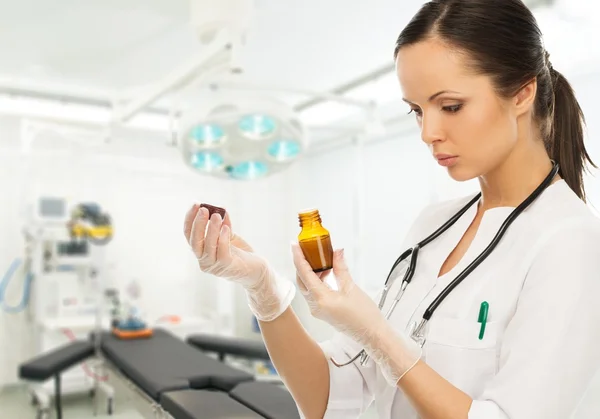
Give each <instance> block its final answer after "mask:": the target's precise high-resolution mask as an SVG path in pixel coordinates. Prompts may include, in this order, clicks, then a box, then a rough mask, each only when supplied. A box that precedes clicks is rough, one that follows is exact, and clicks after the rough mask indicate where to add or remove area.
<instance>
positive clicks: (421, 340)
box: [408, 319, 427, 348]
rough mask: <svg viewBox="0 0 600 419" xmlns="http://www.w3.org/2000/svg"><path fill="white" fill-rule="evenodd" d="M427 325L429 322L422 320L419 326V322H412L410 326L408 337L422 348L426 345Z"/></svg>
mask: <svg viewBox="0 0 600 419" xmlns="http://www.w3.org/2000/svg"><path fill="white" fill-rule="evenodd" d="M426 325H427V320H425V319H421V322H420V323H419V325H418V326H417V322H412V323H411V324H410V326H408V336H410V338H411V339H412V340H414V341H415V342H416V343H417V344H418V345H419V346H420V347H421V348H422V347H423V345H425V340H426V338H425V326H426Z"/></svg>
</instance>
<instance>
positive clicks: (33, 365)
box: [19, 341, 94, 381]
mask: <svg viewBox="0 0 600 419" xmlns="http://www.w3.org/2000/svg"><path fill="white" fill-rule="evenodd" d="M92 355H94V345H92V343H91V342H88V341H75V342H71V343H67V344H65V345H62V346H60V347H58V348H56V349H54V350H52V351H50V352H47V353H44V354H41V355H39V356H37V357H35V358H34V359H32V360H31V361H28V362H26V363H24V364H22V365H20V366H19V377H20V378H23V379H26V380H35V381H44V380H46V379H48V378H50V377H52V376H53V375H55V374H59V373H61V372H62V371H64V370H66V369H67V368H69V367H71V366H73V365H75V364H78V363H80V362H82V361H84V360H85V359H87V358H89V357H90V356H92Z"/></svg>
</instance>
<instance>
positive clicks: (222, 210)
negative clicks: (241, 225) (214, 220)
mask: <svg viewBox="0 0 600 419" xmlns="http://www.w3.org/2000/svg"><path fill="white" fill-rule="evenodd" d="M200 208H206V209H207V210H208V218H210V217H212V215H213V214H214V213H217V214H219V215H220V216H221V218H222V219H225V212H226V211H225V208H221V207H215V206H214V205H210V204H200Z"/></svg>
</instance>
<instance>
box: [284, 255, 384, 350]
mask: <svg viewBox="0 0 600 419" xmlns="http://www.w3.org/2000/svg"><path fill="white" fill-rule="evenodd" d="M292 253H293V256H294V265H295V266H296V281H297V282H298V287H299V289H300V292H301V293H302V295H303V296H304V298H305V299H306V301H307V303H308V306H309V308H310V312H311V314H312V315H313V316H314V317H316V318H318V319H321V320H323V321H325V322H327V323H329V324H330V325H331V326H333V327H334V328H335V329H336V330H338V331H340V332H342V333H344V334H346V335H348V336H349V337H351V338H352V339H354V340H355V341H357V342H360V343H362V344H363V345H368V343H370V342H371V340H372V339H373V338H376V337H375V336H373V334H376V333H378V332H379V331H381V329H382V327H383V328H385V325H386V323H387V322H386V321H385V318H384V316H383V314H382V313H381V312H380V311H379V309H378V307H377V304H376V303H375V301H373V299H371V298H370V297H369V296H368V295H367V293H365V292H364V291H363V290H362V289H360V288H359V287H358V286H357V285H356V284H355V283H354V281H353V280H352V276H351V275H350V272H349V271H348V266H347V265H346V261H345V260H344V252H343V250H336V251H335V252H334V255H333V275H334V277H335V279H336V282H337V285H338V289H337V290H334V289H332V288H331V287H329V285H327V284H326V283H325V282H323V279H325V277H326V276H327V275H328V274H329V272H330V271H328V272H326V273H322V274H319V275H317V274H315V273H314V272H313V270H312V268H311V267H310V264H309V263H308V261H307V260H306V258H305V257H304V254H303V253H302V249H301V248H300V246H299V245H298V244H293V245H292ZM379 326H382V327H379Z"/></svg>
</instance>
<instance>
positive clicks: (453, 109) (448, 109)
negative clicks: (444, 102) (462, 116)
mask: <svg viewBox="0 0 600 419" xmlns="http://www.w3.org/2000/svg"><path fill="white" fill-rule="evenodd" d="M461 108H462V105H452V106H444V107H443V108H442V109H444V110H445V111H446V112H450V113H456V112H458V111H460V109H461Z"/></svg>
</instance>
